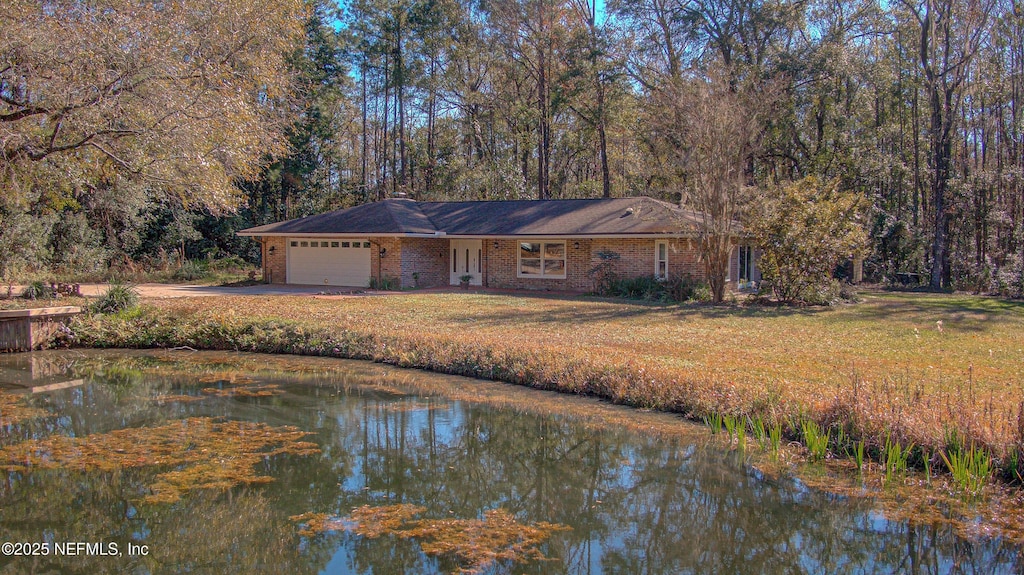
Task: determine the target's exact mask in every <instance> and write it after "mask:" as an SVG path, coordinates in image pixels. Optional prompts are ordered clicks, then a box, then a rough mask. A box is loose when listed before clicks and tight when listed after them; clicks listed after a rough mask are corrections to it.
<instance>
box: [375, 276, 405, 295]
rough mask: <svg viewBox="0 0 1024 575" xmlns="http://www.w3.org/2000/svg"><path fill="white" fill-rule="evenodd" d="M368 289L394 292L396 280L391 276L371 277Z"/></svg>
mask: <svg viewBox="0 0 1024 575" xmlns="http://www.w3.org/2000/svg"><path fill="white" fill-rule="evenodd" d="M369 287H370V289H376V290H381V291H396V290H398V278H393V277H391V276H381V277H380V278H375V277H371V278H370V284H369Z"/></svg>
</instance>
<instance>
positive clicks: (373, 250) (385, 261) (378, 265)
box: [370, 238, 405, 287]
mask: <svg viewBox="0 0 1024 575" xmlns="http://www.w3.org/2000/svg"><path fill="white" fill-rule="evenodd" d="M370 245H371V247H370V275H371V276H372V277H374V278H378V279H381V278H394V279H398V280H401V277H402V240H401V239H400V238H370ZM381 248H383V249H384V255H383V256H381V255H380V250H381ZM399 287H405V286H404V285H403V286H399Z"/></svg>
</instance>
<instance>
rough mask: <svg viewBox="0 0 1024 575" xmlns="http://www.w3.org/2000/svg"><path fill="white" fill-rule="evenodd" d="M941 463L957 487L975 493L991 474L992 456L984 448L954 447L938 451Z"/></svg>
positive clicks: (982, 486)
mask: <svg viewBox="0 0 1024 575" xmlns="http://www.w3.org/2000/svg"><path fill="white" fill-rule="evenodd" d="M939 456H940V457H942V461H943V463H945V464H946V468H947V469H949V472H950V474H951V475H952V476H953V482H954V483H955V484H956V486H957V488H959V489H960V490H961V491H963V492H964V493H966V494H967V495H971V496H973V495H977V494H978V493H980V492H981V490H982V489H983V488H984V487H985V484H986V483H988V479H989V477H990V476H991V475H992V470H993V465H992V458H991V457H990V456H989V454H988V453H987V452H985V450H984V449H980V448H976V447H975V446H973V445H972V446H971V447H970V449H967V450H964V449H962V448H961V449H955V450H951V451H949V453H946V452H943V451H940V452H939Z"/></svg>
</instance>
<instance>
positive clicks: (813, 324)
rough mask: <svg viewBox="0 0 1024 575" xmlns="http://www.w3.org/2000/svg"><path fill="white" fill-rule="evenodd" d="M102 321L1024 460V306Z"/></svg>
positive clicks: (411, 304)
mask: <svg viewBox="0 0 1024 575" xmlns="http://www.w3.org/2000/svg"><path fill="white" fill-rule="evenodd" d="M150 305H151V306H152V307H148V308H146V309H145V310H144V311H143V312H141V313H136V314H133V315H125V316H116V317H107V318H105V319H99V318H95V317H94V318H84V319H82V320H80V321H78V322H77V323H76V324H75V331H76V339H75V340H74V341H73V342H72V343H77V344H84V345H100V346H123V347H151V346H175V345H189V346H192V347H196V348H207V349H217V348H219V349H240V350H252V351H264V352H284V353H302V354H311V355H327V356H337V357H355V358H363V359H372V360H376V361H383V362H387V363H393V364H396V365H401V366H406V367H418V368H424V369H431V370H434V371H440V372H446V373H457V374H462V375H471V376H477V377H484V378H491V379H496V380H501V381H508V382H512V383H520V384H526V385H531V386H534V387H541V388H550V389H558V390H561V391H568V392H574V393H583V394H593V395H597V396H601V397H606V398H609V399H611V400H613V401H617V402H621V403H627V404H630V405H635V406H639V407H649V408H656V409H665V410H671V411H679V412H682V413H685V414H687V415H689V416H691V417H694V418H698V419H699V418H701V417H704V416H707V415H709V414H712V413H728V414H740V415H751V416H760V417H762V418H763V419H764V420H765V421H767V422H781V423H784V424H786V425H787V428H788V429H789V430H790V433H791V435H798V432H797V431H796V428H797V427H798V426H799V423H798V422H799V421H802V420H803V419H812V420H814V421H816V422H817V423H819V424H820V425H822V426H825V427H835V428H838V427H841V428H843V430H844V432H845V436H846V437H849V438H851V439H853V438H861V439H865V440H866V441H867V442H868V445H869V450H870V449H871V448H874V449H875V450H877V449H878V448H880V447H881V445H882V444H883V443H884V438H885V437H887V436H892V437H894V438H898V439H899V441H900V442H901V443H903V444H904V445H908V444H910V443H914V444H915V445H917V446H922V447H924V448H926V449H928V450H929V451H930V452H931V453H934V452H935V451H936V450H938V449H942V448H943V447H945V443H946V442H947V441H948V440H949V438H950V437H951V434H952V435H955V436H956V437H958V439H959V440H960V441H962V442H963V443H964V444H971V443H973V444H976V445H979V446H982V447H984V448H986V449H987V450H989V452H990V453H992V454H993V455H994V456H995V457H996V458H997V459H999V460H1001V461H1002V460H1004V459H1007V456H1008V454H1009V453H1011V452H1012V451H1013V450H1015V449H1019V448H1020V447H1021V426H1020V425H1019V424H1024V419H1022V418H1021V405H1024V404H1022V402H1024V375H1022V374H1024V341H1022V339H1021V337H1020V334H1021V332H1022V329H1021V328H1022V327H1024V305H1022V304H1021V303H1018V302H1007V301H1004V300H998V299H992V298H982V297H973V296H959V295H958V296H949V295H932V294H889V293H874V294H869V295H867V296H866V301H865V302H863V303H861V304H858V305H853V306H844V307H838V308H834V309H824V308H807V309H792V308H770V307H757V306H751V307H744V306H731V307H729V306H726V307H708V306H701V305H684V306H676V305H653V304H633V303H622V302H611V301H602V300H595V299H592V298H552V297H533V296H520V295H494V294H465V293H429V294H423V293H412V294H402V295H394V296H389V297H356V298H351V297H349V298H309V297H275V298H261V297H229V298H217V299H212V298H211V299H201V298H196V299H176V300H159V301H153V302H150Z"/></svg>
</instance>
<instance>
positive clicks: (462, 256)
mask: <svg viewBox="0 0 1024 575" xmlns="http://www.w3.org/2000/svg"><path fill="white" fill-rule="evenodd" d="M450 252H451V267H450V268H449V271H450V272H451V285H458V284H459V283H461V282H462V276H470V280H469V283H470V284H471V285H476V286H478V285H481V284H482V283H483V282H482V280H483V261H482V260H483V242H482V241H481V240H451V248H450Z"/></svg>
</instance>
